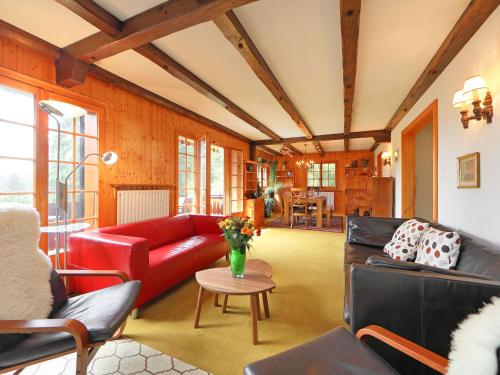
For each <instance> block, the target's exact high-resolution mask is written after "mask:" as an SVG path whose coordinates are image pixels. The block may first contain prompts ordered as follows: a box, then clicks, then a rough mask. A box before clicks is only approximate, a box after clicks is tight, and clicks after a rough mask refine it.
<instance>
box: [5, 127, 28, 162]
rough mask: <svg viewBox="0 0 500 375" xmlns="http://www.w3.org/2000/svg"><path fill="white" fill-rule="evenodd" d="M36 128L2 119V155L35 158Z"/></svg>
mask: <svg viewBox="0 0 500 375" xmlns="http://www.w3.org/2000/svg"><path fill="white" fill-rule="evenodd" d="M34 135H35V129H34V128H31V127H28V126H21V125H14V124H11V123H8V122H1V121H0V156H13V157H21V158H33V151H34V145H35V143H34Z"/></svg>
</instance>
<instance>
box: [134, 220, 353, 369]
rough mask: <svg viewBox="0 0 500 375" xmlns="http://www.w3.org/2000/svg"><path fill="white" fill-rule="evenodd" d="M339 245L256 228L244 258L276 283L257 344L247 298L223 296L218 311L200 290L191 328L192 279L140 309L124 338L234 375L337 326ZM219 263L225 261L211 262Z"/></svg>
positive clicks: (324, 236)
mask: <svg viewBox="0 0 500 375" xmlns="http://www.w3.org/2000/svg"><path fill="white" fill-rule="evenodd" d="M343 242H344V234H341V233H328V232H313V231H299V230H293V229H279V228H268V229H264V230H263V231H262V236H261V237H260V238H256V240H255V241H254V249H253V250H252V251H251V254H250V255H249V257H250V258H260V259H263V260H265V261H267V262H269V263H270V264H271V265H272V266H273V269H274V276H273V280H274V281H275V282H276V285H277V287H276V289H275V290H274V291H273V293H272V294H270V295H269V306H270V310H271V318H270V319H265V318H264V319H263V320H262V321H259V323H258V330H259V345H252V331H251V318H250V297H248V296H231V297H230V298H229V308H228V312H227V313H226V314H222V313H221V308H220V307H214V305H213V294H210V293H206V296H205V301H204V304H203V307H202V310H201V319H200V325H201V327H200V328H198V329H194V328H193V322H194V312H195V307H196V299H197V295H198V285H197V283H196V281H195V280H194V277H193V278H190V279H189V280H187V281H185V282H184V283H182V284H181V285H179V286H178V287H176V288H174V289H172V290H170V291H168V292H166V293H165V294H163V295H162V296H160V297H159V298H157V299H156V300H154V301H152V302H151V303H149V304H148V305H146V306H145V307H143V308H142V309H141V315H140V318H139V319H137V320H135V321H134V320H131V319H129V322H128V325H127V328H126V330H125V334H126V335H127V336H129V337H130V338H132V339H134V340H136V341H139V342H141V343H144V344H146V345H149V346H151V347H153V348H155V349H158V350H160V351H162V352H164V353H166V354H168V355H171V356H174V357H177V358H179V359H180V360H182V361H185V362H188V363H191V364H193V365H195V366H197V367H199V368H201V369H203V370H205V371H209V372H211V373H213V374H216V375H236V374H242V371H243V367H244V366H245V364H247V363H249V362H253V361H256V360H258V359H262V358H266V357H268V356H270V355H273V354H276V353H279V352H282V351H284V350H286V349H288V348H290V347H293V346H296V345H298V344H300V343H303V342H305V341H308V340H310V339H312V338H314V337H316V336H318V335H320V334H322V333H323V332H326V331H327V330H329V329H331V328H333V327H335V326H338V325H341V324H343V321H342V304H343V295H344V285H343V284H344V279H343ZM222 265H225V260H220V261H218V262H217V263H215V264H214V266H222ZM220 300H221V302H222V299H220Z"/></svg>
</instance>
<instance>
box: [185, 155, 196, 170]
mask: <svg viewBox="0 0 500 375" xmlns="http://www.w3.org/2000/svg"><path fill="white" fill-rule="evenodd" d="M187 168H188V169H187V170H188V172H191V173H194V171H195V166H194V156H188V157H187Z"/></svg>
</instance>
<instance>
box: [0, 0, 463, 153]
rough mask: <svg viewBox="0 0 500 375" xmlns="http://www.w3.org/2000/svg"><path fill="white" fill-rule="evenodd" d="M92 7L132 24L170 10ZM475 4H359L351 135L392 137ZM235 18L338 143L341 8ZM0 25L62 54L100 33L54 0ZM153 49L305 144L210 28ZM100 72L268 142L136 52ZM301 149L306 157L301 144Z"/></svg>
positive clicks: (299, 6)
mask: <svg viewBox="0 0 500 375" xmlns="http://www.w3.org/2000/svg"><path fill="white" fill-rule="evenodd" d="M95 1H96V3H97V4H99V5H100V6H102V7H103V8H105V9H106V10H108V11H109V12H111V13H112V14H114V15H115V16H116V17H117V18H119V19H121V20H125V19H127V18H129V17H132V16H134V15H136V14H138V13H141V12H143V11H145V10H147V9H149V8H151V7H153V6H155V5H158V4H161V3H163V2H164V1H165V0H141V1H137V0H95ZM468 3H469V0H440V1H435V0H419V1H414V0H398V1H394V0H364V1H362V9H361V19H360V35H359V45H358V68H357V77H356V87H355V97H354V109H353V121H352V131H361V130H372V129H382V128H384V127H385V125H386V124H387V122H388V121H389V119H390V118H391V116H392V115H393V113H394V112H395V110H396V109H397V107H398V106H399V104H400V103H401V101H402V99H403V98H404V96H405V95H406V94H407V93H408V91H409V90H410V88H411V86H412V85H413V83H414V82H415V81H416V79H417V78H418V76H419V75H420V73H421V72H422V71H423V69H424V68H425V66H426V65H427V63H428V62H429V60H430V59H431V57H432V56H433V54H434V53H435V52H436V50H437V49H438V47H439V46H440V44H441V43H442V41H443V40H444V38H445V37H446V35H447V34H448V32H449V31H450V30H451V28H452V27H453V25H454V23H455V22H456V21H457V19H458V18H459V16H460V14H461V13H462V12H463V11H464V9H465V8H466V6H467V4H468ZM235 13H236V14H237V16H238V18H239V20H240V21H241V23H242V25H243V26H244V28H245V29H246V31H247V32H248V34H249V35H250V37H251V38H252V39H253V41H254V43H255V45H256V46H257V48H258V49H259V51H260V52H261V54H262V55H263V57H264V58H265V60H266V61H267V63H268V65H269V66H270V68H271V70H272V71H273V72H274V74H275V76H276V77H277V79H278V80H279V81H280V83H281V85H282V86H283V88H284V89H285V91H286V92H287V94H288V96H289V97H290V99H291V100H292V102H293V103H294V104H295V106H296V108H297V109H298V111H299V112H300V113H301V115H302V117H303V118H304V119H305V121H306V123H308V125H309V126H310V128H311V130H312V131H313V133H315V134H317V135H320V134H329V133H341V132H342V131H343V123H344V119H343V112H344V111H343V83H342V48H341V45H342V43H341V34H340V11H339V2H338V1H337V0H286V1H285V0H259V1H256V2H254V3H251V4H248V5H245V6H243V7H240V8H238V9H236V10H235ZM33 15H36V17H35V16H33ZM0 18H1V19H3V20H4V21H6V22H9V23H11V24H13V25H15V26H17V27H19V28H21V29H23V30H26V31H27V32H29V33H32V34H34V35H36V36H38V37H40V38H42V39H44V40H47V41H48V42H50V43H53V44H55V45H57V46H59V47H65V46H67V45H69V44H71V43H74V42H76V41H78V40H80V39H83V38H85V37H87V36H89V35H91V34H93V33H95V32H97V31H98V30H97V29H96V28H95V27H94V26H92V25H90V24H89V23H87V22H86V21H84V20H83V19H81V18H80V17H78V16H76V15H75V14H73V13H72V12H71V11H69V10H67V9H66V8H64V7H63V6H62V5H59V4H58V3H57V2H56V1H54V0H16V1H0ZM54 25H57V26H56V27H55V26H54ZM154 44H155V45H156V46H157V47H159V48H160V49H161V50H163V51H164V52H165V53H167V54H168V55H170V56H171V57H173V58H174V59H176V60H177V61H178V62H180V63H181V64H182V65H184V66H185V67H186V68H188V69H189V70H191V71H192V72H193V73H194V74H196V75H197V76H199V77H200V78H201V79H203V80H204V81H205V82H207V83H208V84H209V85H211V86H212V87H214V88H215V89H216V90H217V91H219V92H220V93H221V94H223V95H224V96H226V97H227V98H228V99H230V100H231V101H232V102H234V103H235V104H237V105H238V106H240V107H241V108H242V109H243V110H245V111H246V112H248V113H249V114H250V115H252V116H253V117H255V118H256V119H258V120H259V121H260V122H261V123H263V124H264V125H266V126H267V127H269V128H270V129H272V130H273V131H275V132H276V133H278V135H280V136H281V137H283V138H288V137H297V136H302V133H301V132H300V131H299V129H298V128H297V127H296V126H295V124H294V123H293V121H292V120H291V119H290V117H289V116H288V114H287V113H286V112H285V111H284V110H283V109H282V107H281V106H280V105H279V104H278V102H277V100H276V99H275V98H274V97H273V96H272V95H271V94H270V93H269V91H268V90H267V89H266V87H265V86H264V85H263V84H262V83H261V82H260V80H259V79H258V78H257V77H256V76H255V74H254V73H253V71H252V70H251V69H250V68H249V67H248V65H247V64H246V62H245V60H244V59H243V58H242V57H241V56H240V54H239V53H238V52H237V51H236V50H235V48H234V47H233V46H232V45H231V44H230V43H229V42H228V41H227V40H226V39H225V38H224V36H223V35H222V33H221V32H220V31H219V30H218V29H217V27H216V26H215V24H213V23H212V22H207V23H203V24H200V25H197V26H195V27H191V28H188V29H185V30H182V31H180V32H177V33H175V34H172V35H169V36H167V37H164V38H162V39H159V40H157V41H154ZM98 65H100V66H101V67H103V68H104V69H107V70H109V71H111V72H113V73H115V74H117V75H119V76H121V77H123V78H125V79H127V80H130V81H132V82H134V83H136V84H138V85H140V86H142V87H144V88H146V89H148V90H150V91H153V92H155V93H157V94H159V95H161V96H163V97H165V98H167V99H169V100H171V101H173V102H175V103H178V104H179V105H182V106H184V107H186V108H189V109H191V110H193V111H195V112H197V113H199V114H201V115H203V116H205V117H208V118H210V119H212V120H214V121H217V122H219V123H220V124H222V125H224V126H226V127H228V128H231V129H233V130H235V131H237V132H239V133H241V134H243V135H245V136H246V137H249V138H251V139H253V140H260V139H266V138H267V137H266V136H265V135H264V134H262V133H261V132H260V131H258V130H256V129H254V128H252V127H251V126H250V125H248V124H247V123H245V122H244V121H243V120H241V119H239V118H238V117H236V116H234V115H232V114H231V113H229V112H228V111H227V110H225V109H224V108H223V107H222V106H220V105H218V104H216V103H215V102H213V101H211V100H210V99H208V98H206V97H205V96H203V95H202V94H200V93H198V92H197V91H196V90H194V89H192V88H191V87H189V86H187V85H186V84H184V83H183V82H181V81H179V80H177V79H176V78H175V77H173V76H171V75H170V74H169V73H167V72H166V71H164V70H163V69H161V68H159V67H158V66H157V65H155V64H153V63H152V62H150V61H149V60H148V59H146V58H144V57H143V56H141V55H139V54H137V53H135V52H133V51H127V52H123V53H121V54H118V55H116V56H113V57H110V58H108V59H105V60H102V61H101V62H99V63H98ZM321 144H322V146H323V148H324V149H325V151H341V150H343V141H342V140H339V141H325V142H321ZM372 144H373V140H372V139H371V138H370V139H355V140H351V141H350V147H351V149H353V150H358V149H369V148H370V147H371V146H372ZM295 146H296V147H298V148H299V149H301V150H302V149H303V143H299V144H296V145H295ZM273 148H275V149H279V146H276V147H273ZM312 150H313V148H312V146H311V147H308V151H312Z"/></svg>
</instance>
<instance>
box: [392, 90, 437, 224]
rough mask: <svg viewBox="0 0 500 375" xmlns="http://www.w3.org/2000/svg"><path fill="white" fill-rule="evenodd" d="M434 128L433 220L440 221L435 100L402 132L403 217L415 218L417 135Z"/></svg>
mask: <svg viewBox="0 0 500 375" xmlns="http://www.w3.org/2000/svg"><path fill="white" fill-rule="evenodd" d="M427 126H432V179H433V181H432V220H433V221H434V222H437V221H438V100H437V99H435V100H434V101H433V102H432V103H431V104H430V105H429V106H428V107H427V108H425V109H424V110H423V111H422V112H421V113H420V114H419V115H418V116H417V117H416V118H415V119H414V120H413V121H412V122H411V123H410V124H409V125H408V126H407V127H406V128H405V129H404V130H403V131H402V132H401V169H402V170H401V176H402V184H401V190H402V191H401V197H402V207H401V209H402V217H405V218H412V217H414V216H415V135H416V134H417V133H418V132H419V131H420V130H422V129H423V128H425V127H427Z"/></svg>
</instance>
